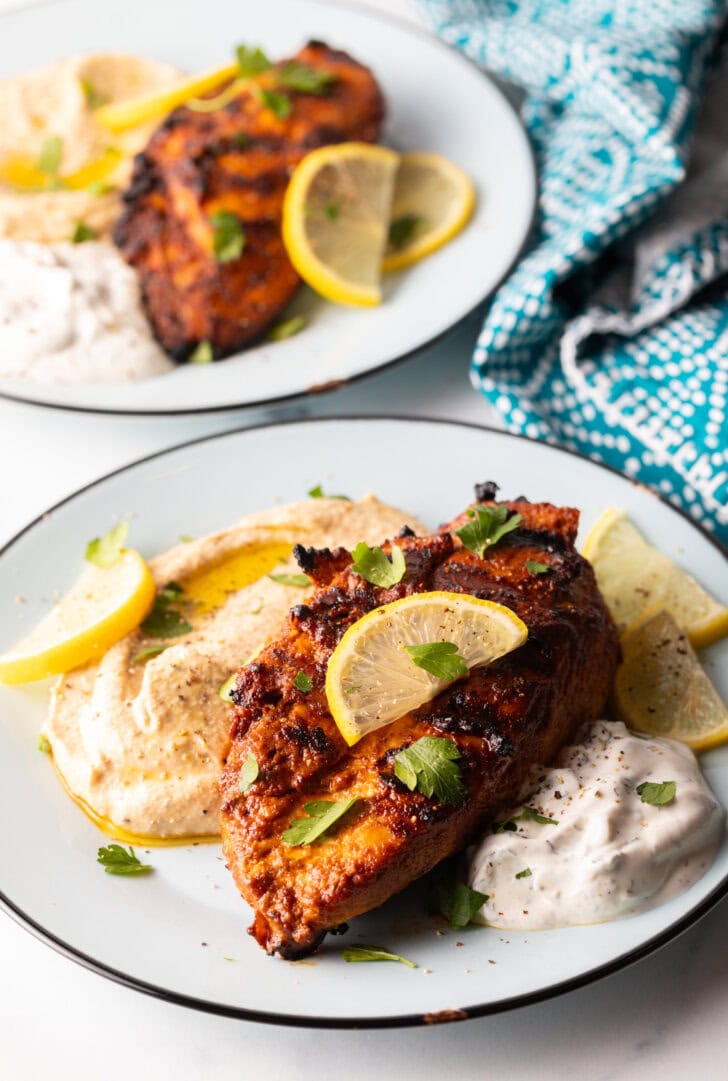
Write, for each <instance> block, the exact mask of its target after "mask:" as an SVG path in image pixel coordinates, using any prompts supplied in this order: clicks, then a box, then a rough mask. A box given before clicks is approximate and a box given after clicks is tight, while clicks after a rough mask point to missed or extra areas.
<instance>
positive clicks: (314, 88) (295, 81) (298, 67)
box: [276, 60, 336, 96]
mask: <svg viewBox="0 0 728 1081" xmlns="http://www.w3.org/2000/svg"><path fill="white" fill-rule="evenodd" d="M276 79H277V82H278V85H279V86H282V87H284V88H285V89H286V90H295V91H297V92H298V93H299V94H314V95H316V96H319V95H321V94H325V93H326V91H327V90H328V89H329V87H330V86H331V84H332V83H335V82H336V76H335V75H334V74H333V73H332V72H330V71H319V70H318V69H317V68H312V67H311V66H310V65H309V64H302V63H300V61H298V60H289V61H287V63H285V64H281V66H280V67H279V68H278V71H277V73H276Z"/></svg>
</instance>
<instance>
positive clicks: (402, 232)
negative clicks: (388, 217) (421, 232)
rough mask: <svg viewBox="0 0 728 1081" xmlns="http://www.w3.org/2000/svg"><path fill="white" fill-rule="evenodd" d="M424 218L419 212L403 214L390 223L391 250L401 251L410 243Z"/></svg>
mask: <svg viewBox="0 0 728 1081" xmlns="http://www.w3.org/2000/svg"><path fill="white" fill-rule="evenodd" d="M423 220H424V219H423V218H422V217H421V216H420V215H419V214H402V215H401V217H399V218H394V219H393V220H392V221H391V222H390V223H389V235H388V238H387V240H388V245H389V248H390V250H394V251H400V249H401V248H404V247H406V246H407V244H409V242H410V240H412V237H413V236H414V235H415V233H416V232H417V230H418V229H419V227H420V225H422V222H423Z"/></svg>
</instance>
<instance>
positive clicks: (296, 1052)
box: [0, 0, 728, 1081]
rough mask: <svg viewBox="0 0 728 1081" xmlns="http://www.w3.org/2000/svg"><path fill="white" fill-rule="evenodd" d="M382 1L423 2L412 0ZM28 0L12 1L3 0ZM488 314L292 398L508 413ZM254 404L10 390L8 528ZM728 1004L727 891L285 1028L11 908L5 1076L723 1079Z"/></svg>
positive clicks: (1, 422)
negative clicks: (474, 371) (92, 402)
mask: <svg viewBox="0 0 728 1081" xmlns="http://www.w3.org/2000/svg"><path fill="white" fill-rule="evenodd" d="M99 2H102V0H99ZM369 2H370V4H371V5H372V6H376V7H379V8H381V9H383V10H385V11H389V12H392V13H395V14H398V15H403V16H405V17H409V18H412V19H414V20H415V21H417V19H418V16H417V13H416V10H415V5H414V3H412V2H411V0H389V2H388V0H378V2H376V3H374V2H373V0H369ZM22 4H23V0H0V10H3V9H9V8H11V7H19V6H22ZM241 6H242V7H244V5H241ZM170 32H173V28H170ZM0 49H2V27H1V24H0ZM477 327H478V321H477V319H471V320H470V321H469V322H468V323H467V324H466V325H465V326H463V327H461V328H460V329H459V330H458V331H457V332H456V333H455V334H454V335H452V336H451V337H450V339H449V340H446V341H445V342H444V343H440V344H439V345H438V346H436V347H435V348H433V349H431V350H429V351H428V352H426V353H424V354H422V355H420V356H419V357H417V358H414V359H412V360H409V361H406V362H404V363H402V364H400V365H399V366H397V367H395V368H394V369H393V370H391V371H388V372H385V373H383V374H381V375H378V376H373V377H372V378H370V379H368V380H365V381H363V382H361V383H359V384H358V385H357V386H355V387H352V388H348V389H345V390H343V391H340V392H338V393H337V394H334V395H329V396H328V397H325V398H319V399H318V400H317V401H316V402H315V403H314V404H313V405H312V404H311V403H307V404H306V405H305V407H297V406H291V407H289V408H287V409H285V410H281V411H280V412H279V413H278V414H277V415H279V416H286V417H287V416H297V415H311V414H315V415H324V414H327V415H329V414H332V413H362V412H370V413H376V412H390V413H399V414H411V415H417V414H419V415H429V416H443V417H450V418H453V419H462V420H469V421H476V422H482V423H493V418H492V416H491V414H490V412H489V409H488V406H487V405H486V403H485V402H484V401H483V400H481V399H480V398H479V397H478V396H477V395H476V393H475V391H474V390H472V389H471V387H470V385H469V382H468V377H467V367H468V358H469V354H470V348H471V346H472V343H473V341H474V339H475V335H476V333H477ZM253 419H261V418H260V417H259V416H258V417H257V418H254V417H252V416H251V414H244V413H239V414H234V413H233V414H230V415H228V416H224V417H210V418H198V419H194V418H189V419H184V418H182V419H170V420H159V419H154V420H146V421H143V420H133V419H131V420H119V419H113V418H94V417H83V416H74V415H72V414H68V415H66V414H63V413H60V412H55V411H52V410H45V409H36V408H32V407H29V406H22V405H16V404H12V403H9V402H2V401H0V461H2V463H3V468H2V481H3V483H2V496H1V497H0V545H2V544H3V543H4V542H5V541H6V540H8V539H9V538H10V537H11V536H12V535H13V534H14V533H15V532H17V530H19V529H20V528H22V526H24V525H25V524H26V523H27V522H28V521H29V520H31V519H32V518H34V517H35V516H36V515H38V514H39V513H41V512H42V511H43V510H44V509H45V508H46V507H48V506H49V505H51V504H53V503H55V502H56V501H57V500H59V499H61V498H63V497H64V496H65V495H67V494H68V493H69V492H71V491H73V490H75V489H76V488H78V487H80V486H82V485H83V484H85V483H87V482H88V481H90V480H93V479H94V478H96V477H99V476H101V475H103V474H104V473H106V472H108V471H110V470H112V469H115V468H117V467H119V466H121V465H123V464H125V463H127V462H129V461H132V460H134V459H136V458H139V457H142V456H144V455H146V454H149V453H150V452H153V451H155V450H158V449H161V448H163V447H166V446H171V445H173V444H175V443H179V442H183V441H185V440H187V439H192V438H195V437H198V436H201V435H205V434H208V433H210V432H216V431H223V430H228V429H231V428H235V427H239V426H240V425H241V424H245V423H250V422H251V420H253ZM0 723H2V718H0ZM0 811H1V812H2V818H3V821H2V828H4V829H12V830H13V831H14V832H15V833H16V835H17V843H18V845H19V846H20V845H22V841H23V833H22V819H23V810H22V808H12V809H11V808H8V807H6V806H4V805H3V803H2V794H1V793H0ZM27 858H28V859H32V858H33V854H32V853H28V854H27ZM1 880H2V868H0V881H1ZM109 933H110V934H113V928H109ZM726 1018H728V901H724V902H723V903H721V904H720V905H719V906H718V907H717V908H716V909H714V910H713V912H712V913H710V914H709V915H708V916H707V917H706V918H705V919H703V920H702V921H701V923H699V924H698V925H697V926H696V927H694V928H693V929H692V930H690V931H689V932H687V933H686V934H684V935H683V936H682V937H681V938H680V939H679V940H678V941H676V942H673V943H672V944H671V945H669V946H668V947H666V948H665V949H663V950H662V951H661V952H659V953H658V954H656V955H654V956H652V957H650V958H648V959H647V960H645V961H642V962H640V963H639V964H636V965H634V966H632V967H631V968H630V969H628V970H626V971H623V972H621V973H618V974H617V975H615V976H612V977H610V978H609V979H606V980H603V981H601V982H600V983H598V984H595V985H592V986H590V987H588V988H585V989H583V990H581V991H577V992H573V993H571V994H569V995H565V996H562V997H561V998H558V999H555V1000H553V1001H550V1002H547V1003H543V1004H541V1005H538V1006H532V1007H529V1008H526V1009H522V1010H517V1011H513V1012H511V1013H508V1014H503V1015H500V1016H497V1017H493V1018H486V1019H483V1020H476V1021H469V1022H467V1023H464V1024H457V1025H449V1026H439V1027H436V1028H431V1029H401V1030H393V1031H383V1032H376V1031H374V1032H348V1031H347V1032H326V1031H314V1030H304V1029H283V1028H275V1027H270V1026H263V1025H256V1024H252V1023H247V1022H240V1021H232V1020H228V1019H225V1018H216V1017H212V1016H207V1015H204V1014H198V1013H194V1012H192V1011H188V1010H183V1009H180V1008H178V1007H175V1006H171V1005H168V1004H166V1003H164V1002H159V1001H156V1000H154V999H151V998H147V997H145V996H142V995H140V994H137V993H135V992H132V991H128V990H126V989H124V988H121V987H117V986H116V985H114V984H112V983H110V982H107V981H106V980H104V979H102V978H101V977H99V976H95V975H92V974H91V973H88V972H86V971H85V970H83V969H82V968H80V967H78V966H77V965H75V964H73V963H72V962H70V961H68V960H66V959H65V958H63V957H60V956H59V955H57V954H55V953H54V952H53V951H52V950H51V949H49V948H48V947H47V946H45V945H43V944H42V943H40V942H38V941H36V940H35V939H34V938H32V937H31V935H29V934H28V933H27V932H26V931H25V930H23V929H22V928H20V927H19V926H17V925H16V924H15V923H13V922H12V920H10V919H7V918H5V917H2V916H0V1078H2V1079H3V1081H26V1079H27V1081H36V1079H39V1078H53V1079H55V1081H65V1079H67V1078H68V1079H74V1081H86V1079H89V1081H91V1079H93V1081H96V1079H103V1081H116V1079H119V1081H122V1079H123V1081H128V1079H129V1078H130V1077H135V1078H144V1079H146V1078H150V1079H154V1081H166V1079H170V1081H172V1079H174V1081H197V1079H205V1081H207V1079H221V1081H225V1079H228V1078H230V1079H235V1081H240V1079H241V1078H242V1079H248V1078H261V1079H263V1081H278V1079H281V1081H289V1079H290V1081H297V1079H306V1081H308V1079H311V1081H313V1079H316V1081H328V1079H334V1078H336V1079H338V1078H342V1077H344V1078H346V1079H347V1081H359V1079H362V1081H364V1079H367V1081H369V1079H371V1078H379V1079H383V1081H387V1079H389V1078H398V1079H402V1081H407V1079H409V1078H412V1079H415V1078H416V1079H417V1081H431V1079H432V1081H434V1079H438V1081H440V1079H442V1078H452V1079H454V1081H460V1079H463V1081H466V1079H470V1078H473V1079H474V1078H478V1079H481V1078H482V1079H484V1081H502V1079H509V1081H511V1079H512V1081H520V1079H521V1078H523V1079H525V1078H526V1077H528V1078H529V1079H530V1078H532V1077H534V1076H536V1077H539V1078H541V1079H543V1081H551V1079H554V1081H556V1079H559V1081H562V1079H563V1081H568V1079H571V1078H575V1079H576V1078H579V1079H582V1078H584V1077H587V1078H589V1081H607V1079H608V1078H614V1079H618V1081H632V1079H635V1081H636V1079H637V1078H639V1079H640V1081H652V1079H658V1078H660V1079H661V1081H672V1079H677V1078H683V1077H689V1076H696V1077H699V1078H701V1081H719V1079H721V1081H722V1079H724V1078H725V1077H727V1076H728V1066H726V1058H725V1050H724V1037H725V1024H726Z"/></svg>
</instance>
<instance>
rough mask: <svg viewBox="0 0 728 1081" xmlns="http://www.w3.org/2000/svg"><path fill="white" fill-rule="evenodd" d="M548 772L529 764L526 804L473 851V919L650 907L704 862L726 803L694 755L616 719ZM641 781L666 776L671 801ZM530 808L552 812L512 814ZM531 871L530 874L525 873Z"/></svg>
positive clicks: (540, 920)
mask: <svg viewBox="0 0 728 1081" xmlns="http://www.w3.org/2000/svg"><path fill="white" fill-rule="evenodd" d="M576 741H577V742H576V744H575V745H574V746H570V747H566V748H565V749H564V750H563V751H562V752H561V755H560V758H559V761H558V764H557V765H556V766H554V767H553V768H551V769H546V768H543V767H536V768H535V769H534V770H533V771H532V772H531V776H530V778H529V781H528V787H527V788H526V787H524V792H526V791H527V792H528V794H527V795H526V796H525V798H524V803H523V804H522V805H521V806H520V807H519V808H517V809H515V810H514V811H513V812H512V813H511V814H509V815H506V816H504V821H509V820H510V821H513V820H516V823H515V824H516V826H517V830H516V831H515V832H508V831H506V832H499V833H490V834H488V835H487V836H485V837H483V838H482V840H481V841H480V843H479V844H478V845H477V846H475V847H474V848H472V849H470V850H469V873H468V882H469V884H470V886H471V887H472V888H473V889H475V890H479V891H480V892H481V893H485V894H487V895H488V900H487V901H486V902H485V903H484V905H483V906H482V908H481V909H480V910H479V912H478V914H477V916H476V917H475V920H476V922H479V923H485V924H488V925H489V926H493V927H500V928H507V929H510V930H516V929H517V930H546V929H548V928H552V927H568V926H572V925H576V924H588V923H601V922H603V921H605V920H611V919H615V918H617V917H619V916H625V915H628V914H631V913H634V912H641V911H644V910H645V909H648V908H652V907H654V906H656V905H658V904H660V903H662V902H663V901H665V900H667V899H668V898H669V897H672V896H674V895H676V894H678V893H681V892H682V891H683V890H686V889H687V888H688V887H689V886H691V885H692V884H693V883H694V882H696V881H697V880H698V879H699V878H700V877H701V876H702V875H703V874H704V873H705V871H706V870H707V869H708V868H709V867H710V865H711V863H712V861H713V859H714V857H715V854H716V851H717V849H718V846H719V844H720V842H721V839H722V837H723V833H724V830H725V811H724V809H723V807H722V806H721V804H720V803H718V801H717V799H716V798H715V796H714V795H713V793H712V792H711V791H710V788H709V787H708V785H707V783H706V781H705V779H704V778H703V776H702V774H701V772H700V768H699V766H698V763H697V760H696V758H695V755H694V754H693V752H692V751H691V750H690V749H689V747H686V746H685V745H684V744H682V743H678V742H676V741H675V740H670V739H660V738H655V739H653V738H644V737H641V736H637V735H635V734H634V733H632V732H630V731H629V730H628V729H627V728H626V727H625V725H623V724H621V723H620V722H617V721H615V722H607V721H596V722H594V723H591V724H588V725H585V726H584V727H583V728H582V729H581V730H580V731H579V733H577V737H576ZM643 781H653V782H657V783H660V782H662V781H674V782H675V785H676V794H675V798H674V800H673V801H672V802H671V803H669V804H666V805H664V806H653V805H651V804H648V803H643V802H642V800H641V798H640V795H639V793H638V792H637V786H638V785H640V784H642V782H643ZM524 805H525V806H527V807H530V808H532V809H534V810H535V811H537V812H538V813H539V815H542V816H543V817H544V818H549V819H553V820H554V821H555V823H556V824H555V825H554V824H542V823H539V822H537V821H534V820H533V819H532V818H518V816H519V814H520V813H521V812H522V811H523V807H524ZM529 872H530V873H529Z"/></svg>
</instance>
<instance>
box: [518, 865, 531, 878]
mask: <svg viewBox="0 0 728 1081" xmlns="http://www.w3.org/2000/svg"><path fill="white" fill-rule="evenodd" d="M532 874H533V871H532V870H531V868H530V867H524V869H523V870H522V871H519V872H518V873H517V874H516V878H530V877H531V875H532Z"/></svg>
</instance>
